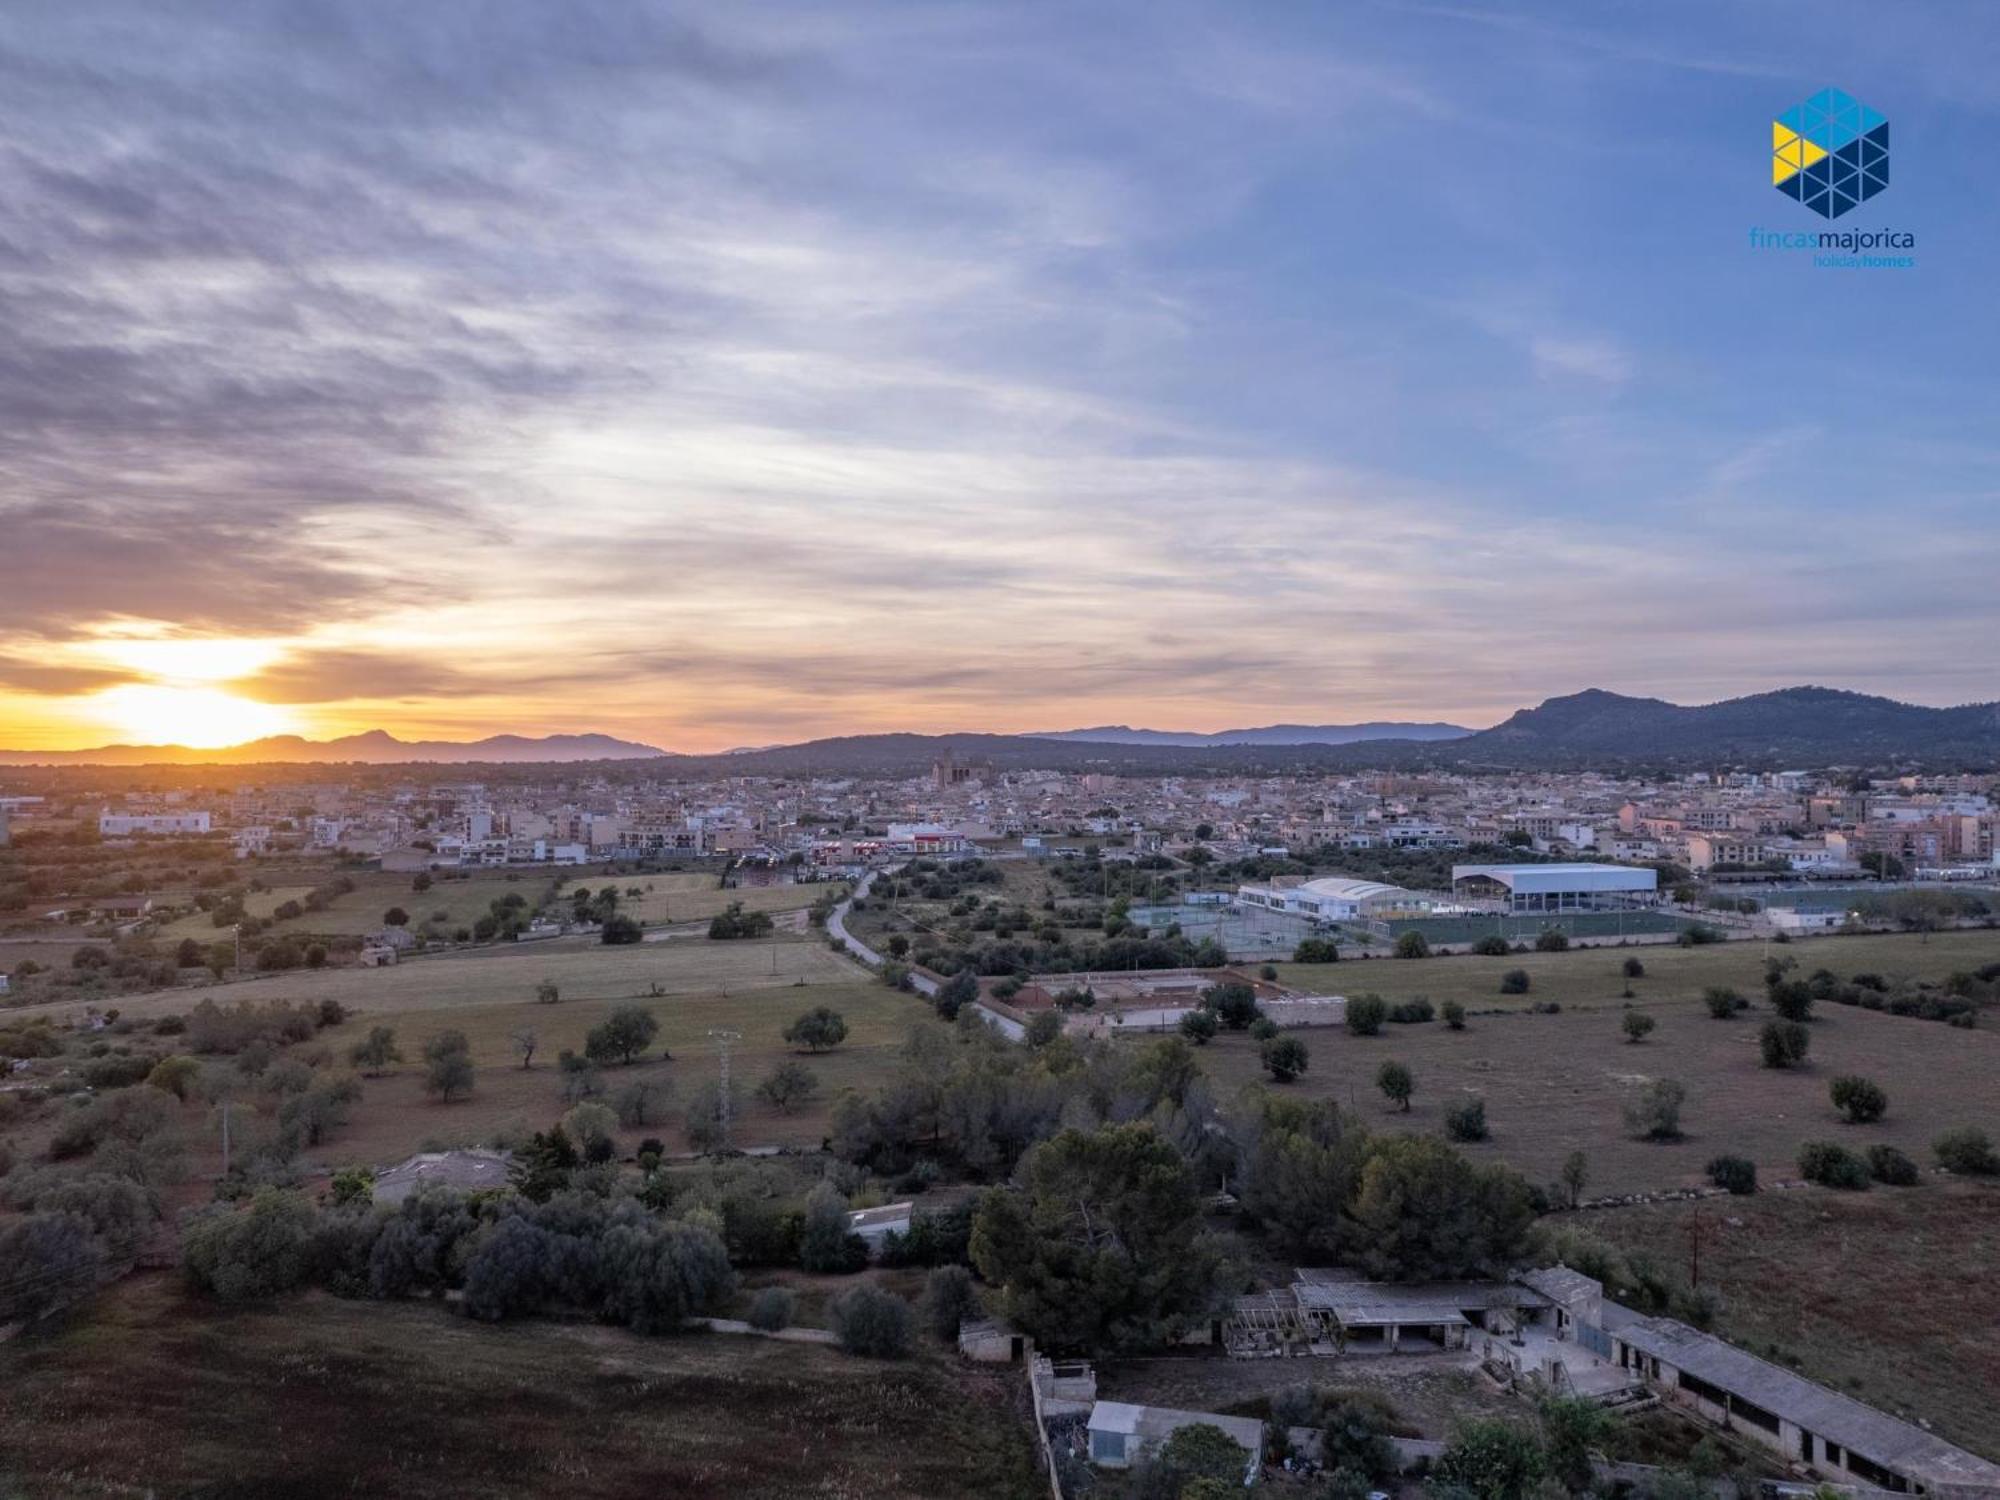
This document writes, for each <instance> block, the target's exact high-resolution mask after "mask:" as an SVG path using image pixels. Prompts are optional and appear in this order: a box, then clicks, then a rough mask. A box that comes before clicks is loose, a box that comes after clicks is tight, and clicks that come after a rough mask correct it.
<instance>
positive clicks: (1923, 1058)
mask: <svg viewBox="0 0 2000 1500" xmlns="http://www.w3.org/2000/svg"><path fill="white" fill-rule="evenodd" d="M1584 956H1585V957H1586V958H1589V957H1591V956H1592V955H1584ZM1459 962H1460V960H1455V959H1454V960H1448V961H1446V966H1447V967H1451V966H1455V965H1456V964H1457V963H1459ZM1398 967H1404V968H1419V967H1422V965H1419V964H1415V963H1411V964H1404V965H1399V966H1398ZM1759 993H1761V991H1760V992H1759ZM1635 1003H1636V1004H1637V1005H1638V1006H1639V1008H1642V1009H1644V1010H1645V1011H1646V1012H1647V1013H1648V1014H1650V1015H1652V1016H1653V1017H1654V1018H1655V1019H1656V1021H1657V1022H1658V1027H1657V1029H1656V1030H1655V1031H1654V1032H1653V1034H1652V1036H1651V1037H1650V1038H1649V1039H1648V1040H1646V1041H1645V1042H1643V1043H1639V1044H1636V1045H1635V1044H1632V1043H1630V1042H1627V1041H1626V1040H1625V1037H1624V1033H1623V1032H1622V1031H1621V1030H1620V1026H1619V1021H1620V1017H1621V1015H1622V1011H1621V1009H1620V1008H1619V1006H1618V1003H1617V1002H1615V1001H1613V1002H1609V1003H1608V1004H1607V1005H1605V1006H1604V1007H1602V1008H1596V1009H1591V1008H1581V1007H1579V1008H1569V1007H1567V1006H1566V1007H1565V1009H1564V1010H1563V1011H1562V1013H1561V1014H1559V1015H1532V1014H1527V1013H1522V1012H1515V1013H1510V1014H1504V1015H1492V1016H1475V1017H1473V1018H1472V1020H1471V1021H1470V1022H1469V1023H1468V1025H1467V1027H1466V1029H1465V1030H1464V1031H1451V1030H1448V1029H1447V1028H1446V1027H1445V1026H1444V1025H1443V1024H1442V1023H1441V1022H1432V1023H1429V1024H1426V1025H1410V1026H1398V1025H1388V1026H1384V1027H1383V1028H1382V1034H1381V1035H1379V1036H1374V1037H1356V1036H1351V1035H1349V1034H1348V1033H1347V1032H1346V1031H1344V1030H1339V1029H1314V1030H1309V1031H1303V1032H1300V1033H1298V1034H1299V1035H1300V1036H1301V1037H1302V1038H1303V1039H1304V1040H1305V1042H1306V1045H1307V1046H1308V1047H1309V1048H1310V1049H1311V1052H1312V1063H1311V1067H1310V1070H1309V1071H1308V1072H1307V1073H1306V1075H1305V1077H1304V1078H1302V1079H1300V1080H1299V1081H1298V1082H1296V1083H1293V1084H1289V1085H1285V1086H1284V1088H1285V1089H1286V1091H1287V1092H1294V1091H1295V1092H1298V1093H1303V1094H1308V1095H1320V1096H1329V1097H1332V1098H1334V1099H1336V1100H1338V1101H1339V1102H1340V1103H1341V1104H1342V1105H1352V1106H1353V1107H1354V1108H1355V1109H1356V1110H1357V1111H1358V1112H1359V1113H1360V1115H1361V1116H1362V1118H1363V1119H1365V1120H1367V1121H1368V1122H1369V1123H1370V1124H1371V1125H1375V1126H1377V1127H1379V1128H1383V1129H1393V1130H1414V1131H1422V1132H1439V1133H1441V1132H1442V1131H1443V1128H1444V1116H1445V1112H1446V1110H1447V1109H1449V1108H1450V1107H1451V1106H1452V1105H1453V1104H1455V1103H1457V1102H1458V1101H1460V1100H1462V1099H1465V1098H1467V1097H1470V1096H1473V1095H1477V1096H1479V1097H1482V1098H1484V1099H1485V1100H1486V1113H1487V1119H1488V1122H1489V1124H1490V1125H1491V1127H1492V1132H1493V1137H1492V1139H1491V1140H1490V1141H1488V1142H1485V1143H1482V1144H1477V1145H1469V1146H1466V1147H1465V1148H1464V1149H1465V1150H1466V1151H1467V1152H1468V1153H1469V1154H1471V1155H1473V1156H1475V1157H1491V1158H1497V1159H1499V1160H1503V1161H1506V1162H1509V1163H1511V1164H1512V1165H1514V1166H1516V1167H1518V1168H1519V1169H1520V1170H1521V1171H1523V1172H1525V1173H1526V1174H1527V1175H1528V1177H1529V1178H1530V1179H1531V1180H1533V1181H1537V1182H1549V1181H1552V1180H1554V1178H1555V1177H1556V1174H1557V1172H1558V1170H1559V1169H1560V1167H1561V1165H1562V1162H1563V1159H1564V1157H1566V1156H1567V1155H1568V1154H1569V1153H1570V1152H1571V1151H1574V1150H1582V1151H1583V1152H1585V1153H1586V1154H1587V1155H1588V1156H1589V1158H1590V1185H1589V1188H1588V1191H1589V1192H1591V1193H1623V1192H1636V1191H1640V1190H1643V1189H1656V1188H1666V1187H1676V1186H1681V1185H1683V1184H1691V1183H1696V1182H1700V1181H1702V1180H1703V1178H1702V1168H1703V1166H1704V1165H1705V1164H1706V1163H1707V1161H1708V1160H1709V1159H1710V1158H1711V1157H1714V1156H1717V1155H1719V1154H1722V1153H1724V1152H1728V1153H1732V1154H1735V1155H1740V1156H1747V1157H1750V1158H1751V1159H1752V1160H1754V1161H1755V1162H1757V1164H1758V1167H1759V1169H1760V1171H1761V1172H1762V1173H1764V1174H1765V1175H1766V1176H1768V1177H1773V1178H1794V1177H1796V1176H1797V1175H1798V1174H1797V1168H1796V1165H1795V1159H1796V1157H1797V1154H1798V1148H1799V1146H1800V1145H1801V1144H1802V1143H1803V1142H1805V1141H1808V1140H1819V1139H1827V1140H1835V1141H1841V1142H1844V1143H1846V1144H1848V1145H1855V1146H1866V1145H1870V1144H1873V1143H1875V1142H1877V1141H1886V1142H1888V1143H1890V1144H1892V1145H1895V1146H1899V1147H1901V1148H1902V1149H1903V1150H1904V1151H1906V1152H1908V1153H1909V1155H1910V1156H1912V1157H1913V1158H1915V1159H1917V1160H1918V1161H1919V1162H1921V1163H1924V1164H1928V1163H1929V1161H1930V1142H1931V1140H1932V1138H1933V1137H1934V1136H1936V1135H1937V1134H1938V1133H1939V1132H1940V1131H1943V1130H1945V1129H1947V1128H1949V1127H1951V1126H1954V1125H1967V1124H1971V1125H1979V1126H1982V1127H1984V1128H1985V1129H1987V1130H1988V1131H1990V1132H1992V1133H1994V1134H1995V1135H1996V1136H2000V1088H1996V1087H1995V1086H1994V1079H1995V1078H1996V1077H2000V1032H1995V1031H1991V1030H1982V1031H1961V1030H1958V1029H1956V1028H1954V1027H1950V1026H1945V1025H1943V1024H1941V1023H1939V1022H1935V1021H1921V1020H1918V1019H1916V1018H1915V1017H1909V1016H1892V1015H1888V1014H1886V1013H1883V1012H1880V1011H1867V1010H1861V1009H1858V1008H1850V1007H1846V1006H1839V1005H1822V1006H1821V1007H1819V1011H1818V1015H1819V1019H1817V1020H1815V1021H1814V1022H1813V1023H1812V1027H1811V1030H1812V1052H1811V1055H1810V1058H1809V1061H1808V1064H1807V1066H1806V1067H1804V1068H1802V1069H1798V1070H1796V1071H1791V1070H1788V1071H1784V1072H1774V1071H1772V1070H1770V1069H1768V1068H1765V1067H1763V1066H1762V1065H1761V1063H1760V1060H1759V1056H1758V1048H1757V1032H1758V1029H1759V1027H1760V1026H1761V1025H1762V1024H1763V1021H1764V1020H1765V1019H1767V1018H1768V1016H1769V1012H1768V1011H1765V1010H1763V1009H1762V1008H1761V1007H1760V1008H1758V1009H1753V1010H1751V1011H1748V1012H1745V1013H1744V1014H1742V1015H1740V1016H1739V1017H1737V1018H1736V1019H1735V1020H1730V1021H1718V1020H1714V1019H1713V1018H1711V1017H1710V1016H1709V1014H1708V1012H1707V1010H1706V1009H1705V1008H1704V1007H1703V1005H1702V1004H1701V1002H1700V1000H1699V999H1695V998H1685V997H1683V998H1677V999H1671V1000H1658V1001H1650V1002H1648V1001H1641V1002H1635ZM1390 1058H1395V1059H1396V1060H1398V1061H1400V1062H1403V1063H1405V1064H1407V1065H1408V1066H1409V1067H1410V1069H1411V1070H1412V1071H1413V1072H1414V1073H1415V1074H1416V1083H1417V1087H1416V1094H1415V1097H1414V1099H1413V1101H1412V1108H1411V1110H1410V1112H1409V1113H1407V1114H1403V1113H1400V1112H1396V1111H1394V1110H1393V1109H1392V1107H1391V1106H1390V1105H1389V1103H1388V1101H1387V1100H1386V1099H1385V1098H1384V1097H1383V1096H1382V1094H1381V1093H1380V1092H1379V1091H1378V1090H1377V1088H1376V1086H1375V1074H1376V1070H1377V1069H1378V1068H1380V1066H1381V1065H1382V1063H1383V1062H1384V1061H1386V1060H1388V1059H1390ZM1202 1064H1203V1066H1204V1067H1205V1068H1207V1069H1208V1071H1209V1072H1210V1073H1211V1074H1212V1075H1213V1076H1215V1077H1216V1078H1217V1079H1218V1080H1219V1081H1221V1083H1222V1084H1223V1085H1224V1087H1225V1088H1230V1087H1233V1086H1236V1085H1241V1084H1245V1083H1249V1082H1252V1081H1255V1080H1256V1079H1258V1078H1259V1077H1261V1076H1262V1074H1261V1073H1260V1070H1259V1067H1258V1061H1257V1047H1256V1044H1255V1043H1253V1042H1251V1041H1250V1040H1249V1039H1248V1038H1247V1037H1244V1036H1241V1035H1237V1036H1224V1037H1222V1038H1219V1039H1218V1040H1217V1041H1215V1042H1214V1043H1212V1044H1210V1045H1209V1046H1208V1047H1206V1048H1204V1049H1203V1051H1202ZM1840 1073H1862V1074H1865V1075H1867V1076H1868V1077H1871V1078H1873V1079H1875V1080H1876V1081H1877V1082H1878V1083H1880V1084H1881V1085H1882V1087H1883V1088H1884V1089H1886V1090H1887V1091H1888V1094H1889V1112H1888V1115H1887V1117H1886V1118H1885V1119H1883V1120H1882V1122H1881V1123H1880V1124H1878V1125H1872V1126H1854V1125H1845V1124H1842V1123H1840V1121H1839V1118H1838V1117H1837V1116H1836V1114H1835V1112H1834V1110H1833V1108H1832V1106H1831V1105H1830V1104H1829V1103H1828V1100H1827V1084H1828V1081H1829V1080H1830V1079H1832V1078H1833V1077H1834V1076H1835V1075H1837V1074H1840ZM1654 1078H1672V1079H1678V1080H1679V1081H1680V1082H1681V1083H1682V1084H1684V1085H1685V1086H1686V1088H1687V1103H1686V1106H1685V1108H1684V1110H1683V1112H1682V1126H1683V1129H1684V1130H1685V1131H1686V1136H1685V1138H1684V1139H1682V1140H1680V1141H1677V1142H1672V1143H1655V1142H1646V1141H1637V1140H1632V1139H1629V1138H1628V1137H1627V1134H1626V1132H1625V1130H1624V1128H1623V1121H1622V1110H1623V1107H1624V1105H1625V1103H1626V1102H1627V1101H1628V1100H1629V1099H1630V1098H1632V1097H1633V1096H1634V1095H1635V1094H1636V1093H1638V1092H1639V1090H1640V1088H1641V1087H1642V1086H1643V1085H1644V1084H1645V1083H1646V1082H1647V1081H1649V1080H1651V1079H1654Z"/></svg>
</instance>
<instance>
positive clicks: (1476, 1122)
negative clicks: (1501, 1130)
mask: <svg viewBox="0 0 2000 1500" xmlns="http://www.w3.org/2000/svg"><path fill="white" fill-rule="evenodd" d="M1444 1133H1445V1134H1446V1135H1448V1136H1450V1137H1451V1138H1452V1139H1453V1140H1455V1141H1483V1140H1485V1139H1486V1136H1487V1129H1486V1101H1485V1100H1484V1099H1467V1100H1466V1101H1465V1102H1464V1103H1462V1104H1454V1105H1453V1106H1452V1107H1451V1108H1450V1109H1449V1110H1447V1111H1445V1117H1444Z"/></svg>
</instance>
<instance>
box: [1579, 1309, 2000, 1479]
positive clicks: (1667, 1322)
mask: <svg viewBox="0 0 2000 1500" xmlns="http://www.w3.org/2000/svg"><path fill="white" fill-rule="evenodd" d="M1615 1308H1617V1304H1615V1303H1613V1304H1610V1305H1609V1306H1608V1307H1607V1309H1606V1311H1607V1313H1610V1312H1611V1311H1612V1309H1615ZM1617 1310H1618V1311H1620V1312H1623V1311H1624V1309H1617ZM1606 1329H1607V1332H1608V1333H1609V1335H1610V1341H1611V1351H1612V1357H1613V1358H1614V1359H1615V1361H1616V1362H1617V1364H1618V1366H1619V1367H1620V1368H1621V1369H1629V1370H1633V1371H1635V1372H1636V1373H1638V1374H1639V1375H1640V1376H1641V1378H1642V1379H1643V1380H1644V1381H1645V1382H1646V1384H1647V1385H1648V1386H1650V1387H1651V1388H1652V1389H1653V1390H1655V1391H1656V1392H1658V1393H1659V1394H1660V1396H1661V1397H1662V1399H1663V1400H1665V1401H1666V1402H1667V1403H1668V1404H1670V1405H1674V1406H1678V1407H1680V1408H1682V1409H1684V1410H1687V1411H1692V1412H1694V1413H1696V1414H1697V1415H1699V1416H1701V1417H1703V1418H1705V1419H1706V1420H1708V1421H1710V1422H1713V1423H1715V1424H1717V1425H1718V1426H1722V1427H1727V1428H1729V1429H1730V1430H1731V1431H1733V1432H1736V1433H1739V1434H1741V1435H1742V1436H1743V1437H1746V1438H1749V1439H1751V1440H1752V1441H1754V1442H1756V1443H1759V1444H1761V1445H1762V1446H1763V1447H1765V1448H1768V1449H1770V1450H1771V1451H1772V1452H1773V1453H1775V1454H1777V1455H1779V1456H1780V1457H1782V1458H1784V1459H1786V1460H1787V1461H1788V1462H1791V1463H1794V1464H1798V1465H1799V1466H1801V1467H1803V1468H1805V1469H1808V1470H1810V1471H1811V1472H1812V1473H1814V1474H1815V1475H1817V1476H1819V1477H1821V1478H1823V1479H1829V1480H1833V1481H1836V1482H1847V1483H1853V1482H1856V1481H1858V1482H1860V1483H1862V1484H1866V1485H1873V1486H1875V1487H1876V1488H1877V1489H1884V1490H1889V1491H1892V1492H1894V1493H1897V1494H1917V1495H1942V1496H1964V1497H1970V1496H1975V1495H1979V1496H1995V1495H2000V1465H1996V1464H1992V1463H1988V1462H1987V1461H1986V1460H1985V1459H1983V1458H1979V1457H1977V1456H1976V1455H1974V1454H1971V1453H1968V1452H1966V1451H1965V1450H1964V1449H1963V1448H1957V1447H1954V1446H1953V1445H1952V1444H1950V1443H1947V1442H1945V1441H1944V1440H1943V1439H1942V1438H1938V1437H1934V1436H1932V1435H1931V1434H1930V1433H1928V1432H1926V1431H1924V1430H1923V1429H1922V1428H1921V1427H1918V1426H1915V1425H1914V1424H1912V1423H1909V1422H1904V1421H1900V1420H1898V1419H1897V1418H1895V1417H1892V1416H1889V1415H1888V1414H1887V1413H1886V1412H1879V1411H1877V1410H1875V1408H1874V1407H1872V1406H1864V1405H1863V1404H1862V1403H1861V1402H1859V1401H1856V1400H1854V1399H1852V1398H1851V1397H1848V1396H1843V1395H1841V1394H1840V1393H1839V1392H1838V1391H1831V1390H1828V1389H1827V1388H1826V1387H1825V1386H1823V1385H1817V1384H1815V1383H1814V1382H1812V1381H1810V1380H1807V1379H1805V1378H1804V1377H1803V1376H1800V1375H1795V1374H1793V1373H1792V1372H1791V1371H1790V1370H1787V1369H1785V1368H1783V1367H1782V1366H1779V1365H1774V1364H1771V1363H1770V1362H1769V1361H1767V1360H1762V1359H1759V1358H1757V1357H1756V1356H1755V1355H1754V1354H1749V1353H1746V1352H1745V1351H1743V1350H1741V1349H1738V1348H1736V1347H1735V1346H1734V1345H1733V1344H1726V1343H1724V1342H1723V1341H1722V1340H1721V1339H1718V1338H1714V1337H1711V1336H1710V1335H1708V1334H1706V1333H1703V1332H1701V1331H1700V1330H1699V1329H1695V1328H1690V1327H1688V1325H1687V1324H1685V1323H1677V1322H1675V1321H1674V1320H1673V1319H1671V1318H1639V1317H1630V1316H1629V1315H1628V1317H1627V1318H1625V1319H1616V1318H1611V1317H1607V1319H1606Z"/></svg>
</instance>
